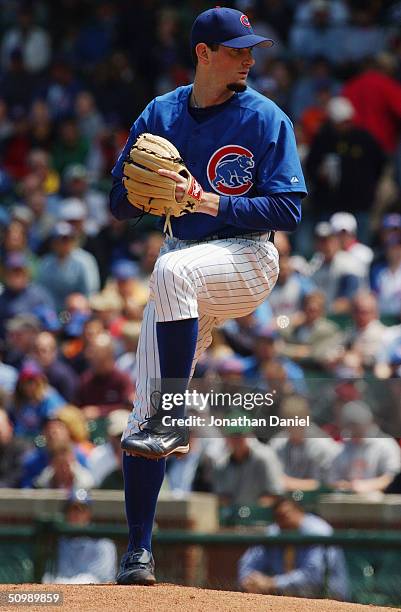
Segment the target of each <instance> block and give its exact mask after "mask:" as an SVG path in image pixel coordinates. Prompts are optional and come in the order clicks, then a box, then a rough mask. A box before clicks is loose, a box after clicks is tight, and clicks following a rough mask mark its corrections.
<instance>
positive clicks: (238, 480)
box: [213, 425, 283, 506]
mask: <svg viewBox="0 0 401 612" xmlns="http://www.w3.org/2000/svg"><path fill="white" fill-rule="evenodd" d="M223 434H224V436H225V440H226V453H225V454H224V455H222V457H221V458H220V459H219V460H218V461H217V462H216V466H215V471H214V477H213V491H214V493H216V495H218V497H219V503H220V504H221V505H222V506H226V505H237V504H238V505H256V504H262V505H269V504H270V503H271V502H272V498H273V496H275V495H280V494H281V493H282V492H283V482H282V468H281V465H280V461H279V460H278V458H277V455H276V453H275V452H274V450H273V449H272V448H270V447H268V446H265V445H263V444H261V443H260V442H258V441H257V440H255V439H254V438H253V439H252V438H251V436H252V432H251V429H250V428H249V427H246V426H238V427H237V426H235V425H232V426H229V427H226V428H225V429H224V431H223Z"/></svg>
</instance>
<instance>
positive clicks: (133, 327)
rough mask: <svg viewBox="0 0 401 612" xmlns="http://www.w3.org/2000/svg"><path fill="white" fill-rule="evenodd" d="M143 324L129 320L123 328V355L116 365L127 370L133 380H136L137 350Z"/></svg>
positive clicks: (123, 370)
mask: <svg viewBox="0 0 401 612" xmlns="http://www.w3.org/2000/svg"><path fill="white" fill-rule="evenodd" d="M140 330H141V324H140V323H139V322H138V321H127V322H126V323H124V325H123V326H122V328H121V355H119V357H118V359H117V360H116V367H117V368H118V369H119V370H121V372H126V373H127V374H128V376H129V377H130V378H131V380H132V381H134V383H135V381H136V377H137V374H136V351H137V348H138V341H139V334H140Z"/></svg>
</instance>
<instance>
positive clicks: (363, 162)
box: [306, 96, 385, 233]
mask: <svg viewBox="0 0 401 612" xmlns="http://www.w3.org/2000/svg"><path fill="white" fill-rule="evenodd" d="M327 112H328V117H329V121H328V122H326V123H325V124H324V125H323V126H322V128H321V130H320V131H319V132H318V133H317V135H316V137H315V139H314V140H313V142H312V145H311V148H310V151H309V155H308V157H307V160H306V172H307V175H308V176H309V180H310V185H311V187H312V189H311V198H312V204H313V212H314V214H315V216H316V217H320V214H321V212H322V211H323V210H324V213H325V214H327V215H330V214H331V213H334V212H336V211H339V210H346V211H348V212H351V213H354V214H356V216H357V219H358V222H359V230H360V232H361V233H363V230H364V225H363V218H362V217H363V215H362V216H361V213H363V214H364V215H365V216H367V215H368V213H369V210H370V209H371V207H372V205H373V201H374V197H375V193H376V187H377V183H378V181H379V178H380V176H381V173H382V169H383V165H384V162H385V156H384V154H383V152H382V150H381V148H380V146H379V144H378V143H377V142H376V141H375V140H374V138H373V137H372V136H371V135H370V134H369V132H367V131H366V130H364V129H362V128H359V127H355V125H354V124H353V117H354V112H355V111H354V108H353V106H352V104H351V103H350V102H349V100H347V99H346V98H342V97H340V96H338V97H335V98H332V99H331V100H330V101H329V103H328V107H327ZM361 222H362V226H361Z"/></svg>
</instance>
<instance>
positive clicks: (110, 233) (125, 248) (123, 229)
mask: <svg viewBox="0 0 401 612" xmlns="http://www.w3.org/2000/svg"><path fill="white" fill-rule="evenodd" d="M135 239H137V237H136V234H135V232H133V230H132V227H130V226H128V225H127V223H125V222H124V221H118V220H117V219H116V218H115V217H113V216H112V215H111V214H110V215H109V216H108V217H107V222H106V225H105V227H103V228H102V229H101V230H100V231H99V233H98V234H97V235H96V236H91V237H90V238H88V240H87V242H86V244H85V248H86V249H87V250H88V251H89V252H90V253H92V255H94V257H95V258H96V261H97V263H98V266H99V273H100V281H101V287H102V289H103V287H104V285H105V283H106V281H107V279H108V278H109V276H110V269H111V266H112V264H113V263H114V262H115V261H118V260H119V259H130V258H131V254H134V245H135ZM140 252H141V251H140ZM138 256H139V253H138Z"/></svg>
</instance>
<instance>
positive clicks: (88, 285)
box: [38, 221, 99, 311]
mask: <svg viewBox="0 0 401 612" xmlns="http://www.w3.org/2000/svg"><path fill="white" fill-rule="evenodd" d="M38 282H39V283H40V284H41V285H43V286H44V287H45V288H46V289H47V290H48V291H49V293H50V294H51V295H52V297H53V299H54V302H55V306H56V309H57V310H58V311H61V310H62V309H63V306H64V302H65V299H66V298H67V297H68V295H69V294H70V293H76V292H78V293H83V294H84V295H86V296H89V295H91V294H92V293H95V292H96V291H97V290H98V289H99V273H98V268H97V264H96V261H95V259H94V258H93V256H92V255H90V253H87V252H85V251H83V250H82V249H79V248H78V247H76V245H75V231H74V229H73V228H72V226H71V225H69V224H68V223H66V222H65V221H59V222H58V223H56V225H55V226H54V229H53V232H52V253H50V254H49V255H45V256H44V257H43V259H42V260H41V262H40V266H39V272H38Z"/></svg>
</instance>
